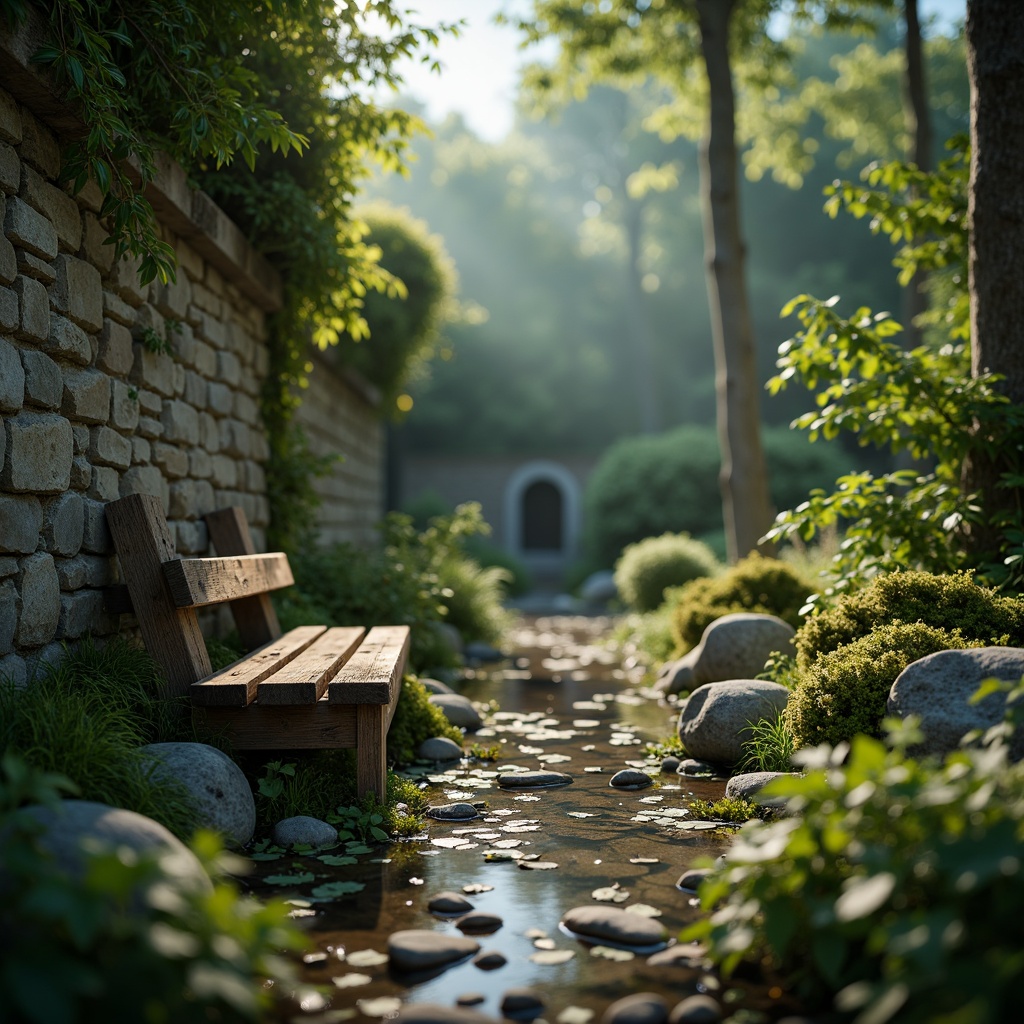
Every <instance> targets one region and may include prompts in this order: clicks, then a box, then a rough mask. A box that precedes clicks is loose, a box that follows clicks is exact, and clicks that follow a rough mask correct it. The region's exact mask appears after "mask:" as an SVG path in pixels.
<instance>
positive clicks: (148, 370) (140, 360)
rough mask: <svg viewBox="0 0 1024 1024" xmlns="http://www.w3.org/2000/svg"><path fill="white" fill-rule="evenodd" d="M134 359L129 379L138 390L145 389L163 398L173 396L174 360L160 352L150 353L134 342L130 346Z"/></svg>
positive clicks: (143, 346)
mask: <svg viewBox="0 0 1024 1024" xmlns="http://www.w3.org/2000/svg"><path fill="white" fill-rule="evenodd" d="M132 347H133V349H134V354H135V359H134V361H133V363H132V370H131V374H130V375H129V379H130V380H131V382H132V383H133V384H135V385H136V386H137V387H139V388H146V389H147V390H149V391H153V392H155V393H156V394H158V395H161V396H162V397H164V398H170V397H172V396H173V394H174V360H173V359H172V358H171V357H170V356H168V355H164V353H162V352H151V351H150V350H149V349H147V348H146V347H145V345H142V344H140V343H139V342H136V343H135V345H133V346H132Z"/></svg>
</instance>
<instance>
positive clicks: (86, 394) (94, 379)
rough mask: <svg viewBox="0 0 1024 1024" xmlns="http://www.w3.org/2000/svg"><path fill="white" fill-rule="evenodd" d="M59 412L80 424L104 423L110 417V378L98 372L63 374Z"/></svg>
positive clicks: (70, 372)
mask: <svg viewBox="0 0 1024 1024" xmlns="http://www.w3.org/2000/svg"><path fill="white" fill-rule="evenodd" d="M61 412H63V413H64V415H65V416H67V417H68V419H71V420H77V421H79V422H81V423H106V422H107V420H108V418H109V417H110V378H109V377H108V376H107V375H106V374H105V373H100V372H99V371H98V370H69V371H68V372H67V373H65V374H64V397H63V399H62V401H61Z"/></svg>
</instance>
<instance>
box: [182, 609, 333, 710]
mask: <svg viewBox="0 0 1024 1024" xmlns="http://www.w3.org/2000/svg"><path fill="white" fill-rule="evenodd" d="M326 631H327V627H326V626H299V627H298V628H297V629H293V630H291V631H290V632H288V633H285V634H284V636H282V637H280V638H279V639H277V640H272V641H271V642H270V643H269V644H264V645H263V646H262V647H260V648H258V649H257V650H255V651H253V652H252V653H251V654H249V655H246V657H244V658H241V659H239V660H238V661H236V662H234V663H232V664H231V665H228V667H227V668H225V669H222V670H221V671H220V672H214V673H213V674H212V675H210V676H207V677H206V678H205V679H200V680H199V682H197V683H193V684H192V686H191V687H190V689H189V692H190V694H191V696H192V703H193V704H199V705H202V706H204V707H235V708H244V707H245V706H246V705H247V704H250V703H252V701H254V700H255V699H256V691H257V687H258V685H259V684H260V683H261V682H262V681H263V680H264V679H266V678H267V677H268V676H270V675H273V673H275V672H277V671H278V670H279V669H280V668H281V667H282V666H284V665H288V664H289V663H290V662H292V661H293V660H294V659H295V658H297V657H299V655H301V654H302V652H303V651H304V650H306V649H307V648H308V647H309V645H310V644H312V643H313V642H314V641H315V640H316V639H317V638H318V637H321V636H323V634H324V633H325V632H326Z"/></svg>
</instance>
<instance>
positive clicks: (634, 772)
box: [608, 768, 652, 789]
mask: <svg viewBox="0 0 1024 1024" xmlns="http://www.w3.org/2000/svg"><path fill="white" fill-rule="evenodd" d="M651 781H652V780H651V777H650V775H648V774H647V772H642V771H640V770H639V769H637V768H623V769H622V771H621V772H616V773H615V774H614V775H613V776H612V777H611V779H610V780H609V782H608V785H609V786H614V787H615V788H616V789H646V788H647V787H648V786H649V785H650V784H651Z"/></svg>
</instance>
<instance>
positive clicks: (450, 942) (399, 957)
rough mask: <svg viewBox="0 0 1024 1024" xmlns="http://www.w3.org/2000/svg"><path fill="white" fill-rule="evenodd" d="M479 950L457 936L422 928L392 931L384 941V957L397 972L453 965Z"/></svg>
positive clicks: (478, 946) (475, 943) (474, 943)
mask: <svg viewBox="0 0 1024 1024" xmlns="http://www.w3.org/2000/svg"><path fill="white" fill-rule="evenodd" d="M479 949H480V944H479V943H477V942H474V941H473V940H472V939H467V938H463V937H462V936H461V935H445V934H443V933H441V932H435V931H426V930H422V929H410V930H408V931H399V932H395V933H394V934H393V935H391V936H390V938H389V939H388V956H389V957H390V958H391V966H392V967H393V968H394V969H395V970H397V971H422V970H427V969H428V968H431V967H440V966H442V965H443V964H450V963H455V962H456V961H457V960H461V959H462V958H463V957H467V956H471V955H472V954H473V953H476V952H477V951H478V950H479Z"/></svg>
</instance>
